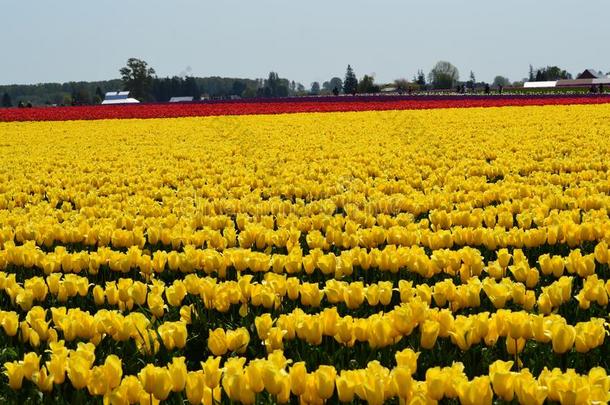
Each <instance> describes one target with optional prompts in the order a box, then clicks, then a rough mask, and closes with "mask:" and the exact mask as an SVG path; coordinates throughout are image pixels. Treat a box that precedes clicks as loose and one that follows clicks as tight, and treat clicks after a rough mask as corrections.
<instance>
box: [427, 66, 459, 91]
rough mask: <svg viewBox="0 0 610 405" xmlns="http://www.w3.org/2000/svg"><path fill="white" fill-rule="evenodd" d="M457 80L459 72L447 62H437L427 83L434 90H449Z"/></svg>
mask: <svg viewBox="0 0 610 405" xmlns="http://www.w3.org/2000/svg"><path fill="white" fill-rule="evenodd" d="M459 79H460V72H459V71H458V69H457V68H456V67H455V66H453V65H452V64H451V63H450V62H447V61H440V62H437V63H436V65H434V67H433V68H432V70H431V71H430V74H429V75H428V81H429V82H430V83H432V87H434V88H435V89H451V88H453V86H455V84H456V83H457V81H458V80H459Z"/></svg>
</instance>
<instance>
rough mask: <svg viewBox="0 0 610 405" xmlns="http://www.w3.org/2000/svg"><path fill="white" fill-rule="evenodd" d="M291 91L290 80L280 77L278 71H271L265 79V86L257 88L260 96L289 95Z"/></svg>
mask: <svg viewBox="0 0 610 405" xmlns="http://www.w3.org/2000/svg"><path fill="white" fill-rule="evenodd" d="M289 92H290V82H289V81H288V80H286V79H280V77H279V75H278V74H277V73H276V72H269V77H268V78H267V80H265V81H264V85H263V87H259V88H258V90H257V96H258V97H287V96H288V94H289Z"/></svg>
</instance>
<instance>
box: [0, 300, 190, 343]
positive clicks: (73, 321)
mask: <svg viewBox="0 0 610 405" xmlns="http://www.w3.org/2000/svg"><path fill="white" fill-rule="evenodd" d="M48 312H50V313H51V319H50V320H47V318H48V316H47V313H48ZM181 314H183V316H182V318H183V320H180V321H176V322H171V321H166V322H163V323H160V324H159V325H158V327H155V326H154V325H153V324H152V322H151V320H149V319H148V318H147V317H146V316H145V315H144V314H142V313H140V312H132V313H129V314H126V315H124V314H122V313H121V312H118V311H108V310H100V311H97V312H96V313H95V314H94V315H91V314H89V312H85V311H82V310H80V309H78V308H70V309H66V308H65V307H59V308H56V307H52V308H51V309H50V310H47V309H44V308H42V307H33V308H32V309H30V310H29V311H28V312H27V313H26V314H25V317H24V320H23V321H19V315H18V314H17V313H15V312H11V311H0V325H1V326H2V329H3V330H4V333H5V334H6V335H7V336H16V337H17V339H18V340H19V341H21V342H24V343H28V344H29V345H30V346H32V347H39V346H40V344H41V343H42V342H48V343H49V344H52V343H54V342H57V341H58V340H59V337H60V336H63V338H64V339H65V340H67V341H68V342H71V341H73V340H75V339H78V340H81V341H87V342H91V343H94V344H95V345H97V344H99V343H100V342H101V341H102V339H104V338H105V337H108V338H110V339H112V340H113V341H115V342H124V341H127V340H133V341H134V342H135V343H136V346H137V347H138V348H139V349H140V350H141V351H142V352H143V353H147V354H150V353H156V352H157V351H158V350H159V348H160V345H161V344H163V345H164V346H165V348H166V349H168V350H172V349H174V348H179V349H182V348H184V346H185V345H186V341H187V337H188V336H187V329H186V325H187V322H190V319H191V309H190V308H189V307H184V308H183V309H181ZM60 333H61V335H60Z"/></svg>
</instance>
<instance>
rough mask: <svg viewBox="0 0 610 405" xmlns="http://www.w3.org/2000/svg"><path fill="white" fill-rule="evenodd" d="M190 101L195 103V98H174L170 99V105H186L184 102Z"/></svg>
mask: <svg viewBox="0 0 610 405" xmlns="http://www.w3.org/2000/svg"><path fill="white" fill-rule="evenodd" d="M188 101H193V97H192V96H186V97H172V98H170V99H169V102H170V103H184V102H188Z"/></svg>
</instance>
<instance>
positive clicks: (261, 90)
mask: <svg viewBox="0 0 610 405" xmlns="http://www.w3.org/2000/svg"><path fill="white" fill-rule="evenodd" d="M119 73H120V76H121V78H120V79H113V80H106V81H96V82H68V83H61V84H60V83H43V84H35V85H5V86H0V94H2V98H1V100H0V105H1V106H2V107H11V106H16V105H25V104H26V103H30V104H33V105H45V104H46V105H89V104H99V103H101V102H102V100H103V99H104V95H105V93H106V92H109V91H118V90H128V91H129V92H130V95H131V97H134V98H136V99H138V100H140V101H147V102H166V101H168V100H169V99H170V98H171V97H181V96H189V97H193V99H194V100H200V99H217V98H253V97H265V98H274V97H289V96H306V95H314V96H315V95H332V94H334V95H339V94H370V93H379V92H380V91H393V92H398V93H411V92H413V91H421V90H425V91H427V90H455V91H462V92H463V91H466V90H470V91H476V89H482V88H484V89H486V90H489V88H490V87H491V88H500V89H501V88H502V87H508V86H514V87H519V86H521V85H522V84H523V82H524V81H547V80H560V79H571V78H572V75H571V74H570V73H568V72H567V71H566V70H564V69H561V68H559V67H558V66H546V67H541V68H538V69H534V68H533V66H532V65H530V66H529V74H528V77H526V78H524V79H523V80H522V81H517V82H511V81H510V80H509V79H508V78H506V77H504V76H496V77H495V78H494V80H493V82H492V83H485V82H478V81H477V80H476V77H475V74H474V72H472V71H471V72H470V73H469V75H468V77H467V79H466V80H460V72H459V70H458V69H457V67H455V66H454V65H453V64H451V63H450V62H447V61H439V62H438V63H436V64H435V65H434V67H433V68H432V69H431V70H430V72H429V73H428V74H427V75H426V74H425V73H424V71H423V70H421V69H420V70H418V71H417V73H416V74H415V75H413V78H412V79H411V80H407V79H404V78H402V79H396V80H394V81H393V82H392V83H385V84H379V83H375V78H374V77H373V76H372V75H367V74H365V75H364V76H363V77H362V78H360V79H358V77H357V76H356V73H355V71H354V69H353V68H352V66H351V65H348V66H347V69H346V71H345V74H344V75H343V77H342V78H341V77H338V76H335V77H332V78H331V79H329V80H328V81H324V82H322V83H320V82H313V83H311V84H310V86H308V87H305V86H304V85H303V84H302V83H298V82H295V81H294V80H292V81H291V80H289V79H286V78H282V77H280V76H279V75H278V73H277V72H270V73H269V75H268V77H267V78H265V79H242V78H225V77H194V76H182V77H180V76H174V77H164V78H162V77H157V75H156V72H155V70H154V68H152V67H150V66H148V63H147V62H145V61H143V60H140V59H136V58H130V59H129V60H128V61H127V63H126V65H125V66H124V67H122V68H121V69H120V70H119Z"/></svg>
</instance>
